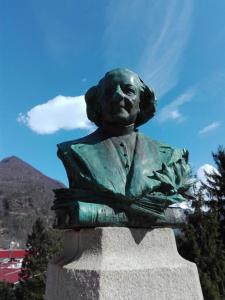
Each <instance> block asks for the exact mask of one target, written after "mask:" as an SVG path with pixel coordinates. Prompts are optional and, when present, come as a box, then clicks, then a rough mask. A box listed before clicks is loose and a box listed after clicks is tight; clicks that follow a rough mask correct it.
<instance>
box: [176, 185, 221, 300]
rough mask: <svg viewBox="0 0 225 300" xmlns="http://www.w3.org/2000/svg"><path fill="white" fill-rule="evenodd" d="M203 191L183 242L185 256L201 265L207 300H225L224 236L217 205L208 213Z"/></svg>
mask: <svg viewBox="0 0 225 300" xmlns="http://www.w3.org/2000/svg"><path fill="white" fill-rule="evenodd" d="M204 204H205V199H204V194H203V193H202V191H201V190H200V191H199V192H198V195H197V196H196V200H195V201H194V202H193V206H194V208H195V212H194V214H193V215H192V216H190V219H189V224H188V225H187V226H186V227H185V228H184V230H183V234H184V238H183V239H182V240H180V241H179V243H178V248H179V252H180V253H181V255H182V256H183V257H184V258H186V259H188V260H190V261H193V262H195V263H196V264H197V267H198V271H199V276H200V281H201V286H202V290H203V294H204V299H205V300H222V299H225V251H224V246H223V243H222V240H221V235H220V230H219V228H220V223H219V218H218V209H217V203H214V204H213V205H211V207H210V209H209V210H208V211H204V210H203V209H202V208H203V207H204Z"/></svg>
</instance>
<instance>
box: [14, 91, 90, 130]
mask: <svg viewBox="0 0 225 300" xmlns="http://www.w3.org/2000/svg"><path fill="white" fill-rule="evenodd" d="M17 121H18V122H21V123H24V124H25V125H26V126H28V127H29V128H30V129H31V130H32V131H34V132H36V133H39V134H52V133H55V132H56V131H58V130H60V129H65V130H71V129H85V130H91V129H92V128H93V125H92V124H91V122H90V121H89V120H88V119H87V116H86V104H85V101H84V96H77V97H69V96H62V95H59V96H56V97H55V98H53V99H51V100H49V101H47V102H46V103H43V104H39V105H37V106H35V107H33V108H32V109H31V110H29V111H28V112H27V113H25V114H23V113H20V114H19V116H18V118H17Z"/></svg>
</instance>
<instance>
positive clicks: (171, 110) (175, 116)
mask: <svg viewBox="0 0 225 300" xmlns="http://www.w3.org/2000/svg"><path fill="white" fill-rule="evenodd" d="M193 96H194V91H193V90H188V91H187V92H186V93H184V94H182V95H180V96H179V97H178V98H177V99H175V100H174V101H172V102H171V103H169V104H168V105H165V106H164V107H163V108H162V109H161V110H160V111H159V113H158V116H157V117H156V118H157V120H158V121H159V122H160V123H163V122H166V121H169V120H177V121H182V120H184V119H185V117H184V116H183V114H182V113H181V112H180V110H179V109H180V107H181V106H182V105H183V104H185V103H187V102H189V101H191V99H192V98H193Z"/></svg>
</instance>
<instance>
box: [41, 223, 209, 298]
mask: <svg viewBox="0 0 225 300" xmlns="http://www.w3.org/2000/svg"><path fill="white" fill-rule="evenodd" d="M45 299H46V300H75V299H76V300H81V299H82V300H84V299H85V300H95V299H96V300H97V299H100V300H120V299H121V300H122V299H123V300H131V299H132V300H134V299H135V300H136V299H138V300H145V299H146V300H151V299H152V300H181V299H182V300H202V299H203V296H202V291H201V286H200V282H199V276H198V271H197V268H196V265H195V264H194V263H191V262H189V261H186V260H184V259H183V258H182V257H181V256H180V255H179V254H178V252H177V247H176V243H175V238H174V233H173V231H172V229H169V228H160V229H153V230H150V229H137V228H121V227H99V228H92V229H81V230H80V231H73V230H68V231H66V232H65V241H64V251H63V253H62V255H61V256H59V257H57V258H55V259H54V260H52V261H51V262H50V263H49V266H48V274H47V286H46V295H45Z"/></svg>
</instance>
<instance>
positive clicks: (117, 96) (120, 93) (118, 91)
mask: <svg viewBox="0 0 225 300" xmlns="http://www.w3.org/2000/svg"><path fill="white" fill-rule="evenodd" d="M123 98H124V94H123V91H122V90H121V88H120V86H118V87H117V88H116V90H115V93H114V95H113V100H114V101H121V100H122V99H123Z"/></svg>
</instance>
